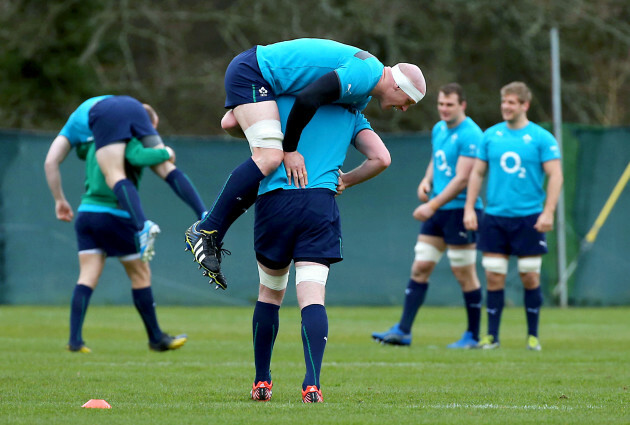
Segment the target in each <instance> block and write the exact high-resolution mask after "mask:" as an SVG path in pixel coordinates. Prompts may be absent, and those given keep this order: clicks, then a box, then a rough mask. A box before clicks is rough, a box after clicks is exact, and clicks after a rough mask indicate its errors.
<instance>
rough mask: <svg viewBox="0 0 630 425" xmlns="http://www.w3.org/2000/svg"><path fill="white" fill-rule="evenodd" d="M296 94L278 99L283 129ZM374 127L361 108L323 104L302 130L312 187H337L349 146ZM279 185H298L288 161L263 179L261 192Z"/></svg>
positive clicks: (289, 187)
mask: <svg viewBox="0 0 630 425" xmlns="http://www.w3.org/2000/svg"><path fill="white" fill-rule="evenodd" d="M294 101H295V98H294V97H292V96H281V97H279V98H278V99H276V102H277V103H278V109H279V110H280V121H281V122H282V131H284V130H285V125H286V122H287V117H288V116H289V112H291V108H292V107H293V102H294ZM365 129H369V130H371V129H372V127H370V123H369V122H368V121H367V119H366V118H365V117H364V116H363V114H361V113H360V112H350V111H349V110H347V109H346V108H343V107H341V106H338V105H323V106H321V107H319V108H318V109H317V112H316V113H315V116H314V117H313V119H312V120H311V122H309V123H308V125H307V126H306V127H305V128H304V131H303V132H302V138H301V139H300V148H299V152H300V153H301V154H302V155H303V156H304V162H305V163H306V172H307V174H308V185H307V186H306V187H307V188H308V189H313V188H325V189H330V190H332V191H333V192H336V191H337V181H338V177H339V173H338V170H339V168H341V166H342V164H343V161H344V160H345V159H346V153H347V152H348V146H349V145H350V143H354V138H355V137H356V135H357V134H359V132H360V131H361V130H365ZM275 189H286V190H290V189H297V188H296V187H295V186H293V185H291V186H290V185H289V184H288V181H287V173H286V171H285V168H284V164H281V165H280V167H278V169H277V170H276V171H274V172H273V173H272V174H270V175H268V176H267V177H265V178H264V179H263V180H262V181H261V182H260V189H259V190H258V194H259V195H262V194H263V193H267V192H270V191H272V190H275Z"/></svg>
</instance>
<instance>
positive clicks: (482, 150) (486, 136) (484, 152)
mask: <svg viewBox="0 0 630 425" xmlns="http://www.w3.org/2000/svg"><path fill="white" fill-rule="evenodd" d="M489 140H490V133H489V130H486V131H485V132H484V133H483V136H482V137H481V140H480V141H479V146H477V158H479V159H481V160H482V161H486V162H488V142H489Z"/></svg>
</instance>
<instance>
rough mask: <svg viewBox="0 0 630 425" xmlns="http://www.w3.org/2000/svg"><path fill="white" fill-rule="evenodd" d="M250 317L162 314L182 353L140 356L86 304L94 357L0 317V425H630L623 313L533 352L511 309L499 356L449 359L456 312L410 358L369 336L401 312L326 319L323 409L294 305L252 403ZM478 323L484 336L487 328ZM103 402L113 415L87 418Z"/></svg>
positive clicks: (60, 319)
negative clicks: (268, 391) (306, 382)
mask: <svg viewBox="0 0 630 425" xmlns="http://www.w3.org/2000/svg"><path fill="white" fill-rule="evenodd" d="M252 310H253V309H252V308H184V307H176V308H175V307H158V314H159V318H160V322H161V325H162V327H163V329H164V330H166V331H168V332H171V333H179V332H187V333H188V335H189V341H188V343H187V344H186V346H185V347H183V348H182V349H180V350H178V351H172V352H166V353H155V352H150V351H149V350H148V348H147V343H146V336H145V334H144V330H143V328H142V324H141V321H140V318H139V317H138V316H137V314H136V312H135V310H134V308H133V307H132V306H119V307H96V306H95V307H92V308H90V310H89V312H88V315H87V318H86V323H85V327H84V338H85V339H86V341H87V344H88V346H89V347H90V348H91V349H92V350H93V352H92V353H91V354H77V353H69V352H66V351H65V350H64V345H65V342H66V339H67V326H68V325H67V321H68V309H67V308H65V307H17V306H0V367H1V368H0V390H1V393H0V424H44V423H45V424H64V425H67V424H152V425H155V424H167V423H168V424H252V423H257V424H271V423H273V424H292V425H297V424H309V423H312V424H328V423H330V424H415V423H426V424H439V423H443V424H460V423H465V424H506V423H509V424H512V423H514V424H518V423H530V424H534V423H536V424H555V423H557V424H628V423H630V409H629V407H628V406H629V404H630V326H629V324H630V320H629V319H630V314H629V313H630V309H628V308H615V309H604V308H601V309H569V310H559V309H552V308H548V309H545V310H543V315H542V327H541V330H542V332H541V342H542V345H543V351H542V352H531V351H527V350H525V319H524V313H523V310H522V309H520V308H511V309H507V310H506V311H505V312H504V320H503V325H502V333H501V335H502V337H501V342H502V347H501V348H500V349H498V350H486V351H480V350H467V351H453V350H448V349H446V348H445V346H446V345H447V344H448V343H450V342H452V341H454V340H455V339H457V338H458V337H459V335H460V334H461V332H462V331H463V329H462V321H463V319H464V312H463V309H460V308H423V309H422V310H421V311H420V313H419V317H418V319H417V320H416V326H415V328H414V341H413V345H412V346H411V347H390V346H381V345H379V344H376V343H374V342H372V341H371V339H370V334H371V332H372V331H381V330H384V329H386V328H388V327H389V326H390V325H391V324H392V323H394V322H395V321H396V320H397V319H398V316H399V313H400V308H350V307H335V308H329V309H328V314H329V322H330V332H329V338H328V346H327V350H326V355H325V357H324V366H323V370H322V391H323V394H324V399H325V401H326V402H325V403H323V404H318V405H304V404H302V403H301V397H300V392H299V390H300V384H301V382H302V377H303V374H304V363H303V358H302V345H301V339H300V336H299V312H298V309H297V307H293V306H286V307H284V308H283V309H282V310H281V311H280V316H281V317H280V333H279V336H278V340H277V341H276V346H275V350H274V358H273V362H272V374H273V379H274V393H273V399H272V401H271V402H269V403H256V402H253V401H250V400H249V399H248V397H249V390H250V388H251V382H252V380H253V377H254V366H253V354H252V344H251V314H252ZM484 326H485V325H484ZM89 399H105V400H107V401H108V402H109V403H110V404H111V405H112V409H108V410H101V409H83V408H81V405H82V404H83V403H85V402H86V401H88V400H89Z"/></svg>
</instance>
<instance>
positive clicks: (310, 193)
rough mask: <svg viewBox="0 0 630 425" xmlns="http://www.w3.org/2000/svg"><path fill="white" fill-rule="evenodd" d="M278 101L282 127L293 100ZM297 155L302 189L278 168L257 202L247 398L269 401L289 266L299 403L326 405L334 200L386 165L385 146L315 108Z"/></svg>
mask: <svg viewBox="0 0 630 425" xmlns="http://www.w3.org/2000/svg"><path fill="white" fill-rule="evenodd" d="M277 102H278V106H279V110H280V116H281V118H282V122H283V123H286V119H287V115H288V114H289V110H290V108H291V105H292V104H293V98H291V97H284V96H283V97H280V98H279V99H278V100H277ZM351 142H352V143H353V144H354V146H355V148H356V149H357V150H359V152H361V153H362V154H364V155H365V156H366V157H367V160H366V161H365V162H363V164H361V165H360V166H359V167H357V168H355V169H354V170H352V171H350V172H349V173H347V174H343V173H341V172H340V171H338V170H339V168H340V167H341V165H342V164H343V161H344V159H345V156H346V151H347V148H348V145H349V144H350V143H351ZM300 153H301V154H302V155H303V156H304V158H305V159H306V168H307V171H308V175H309V182H308V184H307V185H306V188H304V189H301V188H296V187H294V186H292V185H290V184H288V183H287V179H286V172H285V170H284V167H282V166H281V167H280V168H279V169H278V170H277V171H275V172H274V173H272V174H270V175H269V176H268V177H266V178H265V179H264V180H263V181H262V182H261V186H260V192H259V193H260V195H259V197H258V199H257V200H256V217H255V231H254V247H255V250H256V258H257V260H258V271H259V275H260V285H259V292H258V302H257V303H256V307H255V308H254V315H253V319H252V333H253V343H254V363H255V367H256V375H255V378H254V382H253V386H252V390H251V398H252V399H253V400H257V401H268V400H270V399H271V395H272V387H273V382H272V378H271V372H270V366H271V356H272V350H273V347H274V343H275V340H276V336H277V334H278V325H279V310H280V306H281V304H282V300H283V298H284V294H285V292H286V287H287V283H288V280H289V266H290V265H291V262H293V263H294V265H295V270H296V274H295V276H296V282H295V283H296V292H297V299H298V304H299V307H300V310H301V316H302V323H301V326H300V331H301V336H302V345H303V351H304V362H305V365H306V374H305V376H304V380H303V381H302V401H303V402H304V403H317V402H322V401H323V396H322V391H321V384H320V371H321V366H322V359H323V356H324V350H325V347H326V343H327V340H328V316H327V313H326V307H325V306H324V301H325V294H326V282H327V278H328V273H329V269H330V265H331V264H333V263H336V262H339V261H341V260H342V252H341V249H342V238H341V223H340V218H339V210H338V208H337V203H336V201H335V195H336V194H340V193H341V192H342V191H343V190H344V189H345V188H346V187H350V186H353V185H355V184H358V183H361V182H363V181H365V180H367V179H370V178H372V177H374V176H376V175H377V174H379V173H380V172H381V171H383V170H384V169H385V168H387V167H388V166H389V163H390V161H391V160H390V156H389V152H388V151H387V148H386V147H385V145H384V144H383V142H382V140H381V139H380V137H378V136H377V135H376V133H374V132H373V131H372V129H371V128H370V125H369V123H368V122H367V120H366V119H365V118H364V117H363V115H362V114H361V113H359V112H357V111H350V110H348V109H347V108H343V107H341V106H337V105H326V106H322V107H320V108H319V109H318V110H317V112H316V114H315V116H314V117H313V120H312V121H311V123H310V124H309V126H308V127H307V128H305V129H304V132H303V133H302V139H301V142H300Z"/></svg>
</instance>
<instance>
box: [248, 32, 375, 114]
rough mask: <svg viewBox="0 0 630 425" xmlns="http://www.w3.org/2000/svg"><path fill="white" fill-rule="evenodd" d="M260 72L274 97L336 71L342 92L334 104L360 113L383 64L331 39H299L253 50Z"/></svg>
mask: <svg viewBox="0 0 630 425" xmlns="http://www.w3.org/2000/svg"><path fill="white" fill-rule="evenodd" d="M256 57H257V59H258V66H259V67H260V71H261V73H262V75H263V77H264V78H265V80H267V82H268V83H269V84H271V86H272V89H273V91H274V93H275V94H276V95H277V96H280V95H283V94H296V93H298V92H299V91H301V90H302V89H303V88H304V87H306V86H307V85H309V84H311V83H312V82H314V81H315V80H317V79H318V78H319V77H321V76H322V75H324V74H326V73H328V72H330V71H335V72H336V73H337V76H338V77H339V84H340V87H341V93H340V96H339V100H337V102H336V103H343V104H346V105H352V106H353V107H355V108H356V109H358V110H359V111H362V110H363V109H364V108H365V107H366V106H367V104H368V102H369V101H370V99H371V96H370V92H371V91H372V90H373V89H374V87H376V84H377V83H378V81H379V80H380V78H381V76H382V75H383V68H384V66H383V64H382V63H381V62H380V61H379V60H378V59H377V58H375V57H374V56H372V55H371V54H370V53H368V52H366V51H364V50H361V49H359V48H357V47H352V46H348V45H346V44H342V43H339V42H336V41H332V40H321V39H313V38H301V39H298V40H290V41H283V42H280V43H274V44H270V45H267V46H258V48H257V50H256Z"/></svg>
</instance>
